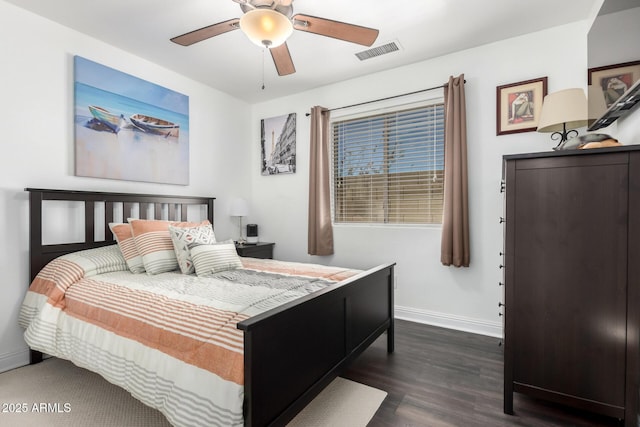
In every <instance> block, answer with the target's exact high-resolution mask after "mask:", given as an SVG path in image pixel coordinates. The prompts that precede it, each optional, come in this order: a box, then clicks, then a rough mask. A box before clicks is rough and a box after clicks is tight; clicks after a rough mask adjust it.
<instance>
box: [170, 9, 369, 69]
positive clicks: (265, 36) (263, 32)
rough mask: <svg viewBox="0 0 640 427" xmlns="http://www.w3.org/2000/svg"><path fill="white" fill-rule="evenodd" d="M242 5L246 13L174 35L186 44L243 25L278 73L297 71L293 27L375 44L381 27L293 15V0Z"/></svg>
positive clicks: (350, 40)
mask: <svg viewBox="0 0 640 427" xmlns="http://www.w3.org/2000/svg"><path fill="white" fill-rule="evenodd" d="M232 1H234V2H236V3H238V4H239V5H240V8H241V9H242V11H243V12H244V15H242V17H240V18H234V19H230V20H228V21H223V22H218V23H217V24H213V25H209V26H207V27H203V28H200V29H198V30H194V31H191V32H189V33H186V34H182V35H180V36H177V37H173V38H172V39H171V41H172V42H174V43H177V44H179V45H182V46H190V45H192V44H194V43H198V42H200V41H203V40H206V39H208V38H211V37H215V36H218V35H220V34H224V33H227V32H229V31H233V30H237V29H241V30H242V31H243V32H244V33H245V34H246V35H247V37H249V39H250V40H251V41H252V42H254V43H255V44H257V45H258V46H261V47H265V48H268V49H269V52H271V57H272V58H273V62H274V63H275V66H276V70H277V71H278V75H280V76H286V75H288V74H293V73H295V72H296V69H295V67H294V65H293V60H292V59H291V54H290V53H289V48H288V47H287V43H286V40H287V38H288V37H289V36H290V35H291V33H292V32H293V30H294V29H295V30H299V31H306V32H308V33H313V34H319V35H322V36H327V37H333V38H335V39H339V40H344V41H348V42H351V43H357V44H361V45H364V46H371V45H372V44H373V42H374V41H375V40H376V38H377V37H378V30H376V29H373V28H367V27H361V26H359V25H353V24H347V23H345V22H339V21H333V20H331V19H324V18H318V17H316V16H309V15H303V14H296V15H293V6H292V5H291V4H292V3H293V0H232Z"/></svg>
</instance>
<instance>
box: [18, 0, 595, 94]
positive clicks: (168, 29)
mask: <svg viewBox="0 0 640 427" xmlns="http://www.w3.org/2000/svg"><path fill="white" fill-rule="evenodd" d="M6 1H7V2H9V3H12V4H15V5H17V6H19V7H22V8H24V9H27V10H30V11H32V12H34V13H36V14H38V15H42V16H44V17H46V18H49V19H51V20H53V21H56V22H59V23H60V24H62V25H65V26H67V27H70V28H73V29H75V30H77V31H80V32H82V33H85V34H88V35H90V36H92V37H95V38H96V39H99V40H102V41H104V42H106V43H108V44H111V45H113V46H116V47H118V48H121V49H123V50H126V51H128V52H131V53H133V54H135V55H137V56H139V57H142V58H145V59H147V60H149V61H152V62H154V63H156V64H159V65H161V66H163V67H166V68H168V69H171V70H174V71H176V72H178V73H180V74H183V75H185V76H188V77H190V78H193V79H194V80H197V81H200V82H202V83H205V84H207V85H209V86H212V87H214V88H217V89H219V90H221V91H224V92H226V93H229V94H231V95H233V96H236V97H238V98H241V99H244V100H246V101H247V102H251V103H255V102H261V101H265V100H268V99H273V98H278V97H281V96H285V95H289V94H293V93H297V92H301V91H304V90H308V89H312V88H316V87H319V86H323V85H326V84H329V83H334V82H337V81H341V80H345V79H349V78H354V77H358V76H362V75H365V74H369V73H373V72H376V71H382V70H386V69H390V68H394V67H398V66H401V65H406V64H410V63H414V62H418V61H422V60H425V59H428V58H433V57H437V56H441V55H444V54H447V53H451V52H456V51H460V50H464V49H468V48H471V47H474V46H479V45H482V44H486V43H490V42H493V41H497V40H501V39H506V38H510V37H514V36H517V35H521V34H526V33H530V32H534V31H539V30H542V29H545V28H549V27H554V26H557V25H562V24H565V23H569V22H573V21H579V20H583V19H588V18H592V17H593V16H594V14H595V12H594V11H595V8H596V7H598V6H599V5H600V3H601V2H602V0H562V1H559V0H533V1H531V0H529V1H526V0H368V1H364V0H350V1H346V0H295V1H294V3H293V7H294V13H304V14H307V15H313V16H318V17H322V18H328V19H333V20H337V21H343V22H348V23H352V24H357V25H362V26H366V27H372V28H377V29H379V30H380V34H379V36H378V39H377V41H376V42H375V43H374V45H373V47H375V46H378V45H381V44H385V43H388V42H390V41H395V42H396V43H397V44H399V45H400V47H401V50H400V51H398V52H393V53H390V54H387V55H384V56H379V57H376V58H372V59H369V60H366V61H360V60H358V59H357V58H356V56H355V53H357V52H360V51H362V50H365V49H367V47H363V46H360V45H356V44H352V43H348V42H344V41H340V40H335V39H332V38H328V37H323V36H319V35H314V34H310V33H305V32H302V31H294V33H293V35H292V36H291V37H290V38H289V40H288V41H287V44H288V46H289V50H290V52H291V56H292V58H293V62H294V64H295V67H296V73H295V74H292V75H289V76H284V77H279V76H278V75H277V73H276V70H275V67H274V66H273V62H272V60H271V55H269V53H268V52H267V53H266V54H265V53H264V52H263V49H261V48H259V47H258V46H256V45H254V44H253V43H251V42H250V41H249V40H248V39H247V38H246V36H245V35H244V34H243V33H242V32H241V31H239V30H238V31H232V32H229V33H226V34H222V35H219V36H217V37H214V38H211V39H208V40H205V41H203V42H200V43H197V44H194V45H192V46H190V47H183V46H179V45H177V44H175V43H172V42H171V41H169V39H170V38H171V37H174V36H177V35H181V34H183V33H186V32H189V31H192V30H195V29H198V28H201V27H204V26H207V25H210V24H214V23H217V22H220V21H225V20H228V19H231V18H237V17H240V16H241V14H242V12H241V10H240V6H239V5H238V4H237V3H234V2H233V1H232V0H108V1H87V0H55V1H52V0H6ZM505 54H508V52H506V53H505ZM263 56H264V83H265V89H264V90H262V89H261V86H262V82H263ZM105 65H108V64H105ZM452 72H455V70H452ZM445 77H446V76H445ZM445 77H443V78H445Z"/></svg>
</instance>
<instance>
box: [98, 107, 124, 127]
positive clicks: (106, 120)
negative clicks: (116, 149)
mask: <svg viewBox="0 0 640 427" xmlns="http://www.w3.org/2000/svg"><path fill="white" fill-rule="evenodd" d="M89 111H90V112H91V115H92V116H93V118H94V120H96V121H97V122H98V123H99V124H101V125H104V126H106V127H108V128H109V129H110V130H111V131H112V132H114V133H118V132H119V131H120V129H121V128H122V127H123V126H124V125H125V124H126V120H125V118H124V115H122V114H120V115H118V114H113V113H111V112H110V111H109V110H107V109H105V108H102V107H98V106H97V105H89Z"/></svg>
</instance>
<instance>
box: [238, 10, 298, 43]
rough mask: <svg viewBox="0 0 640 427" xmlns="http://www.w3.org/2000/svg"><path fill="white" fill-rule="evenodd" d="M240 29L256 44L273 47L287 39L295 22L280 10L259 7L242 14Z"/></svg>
mask: <svg viewBox="0 0 640 427" xmlns="http://www.w3.org/2000/svg"><path fill="white" fill-rule="evenodd" d="M240 29H241V30H242V32H243V33H244V34H245V35H246V36H247V37H248V38H249V40H251V41H252V42H253V43H255V44H256V45H258V46H260V47H269V48H271V47H277V46H280V45H281V44H283V43H284V42H285V41H287V39H288V38H289V36H290V35H291V33H293V23H292V22H291V20H290V19H289V18H287V17H286V16H285V15H283V14H282V13H280V12H276V11H275V10H272V9H261V8H258V9H254V10H250V11H248V12H247V13H245V14H244V15H242V17H241V18H240Z"/></svg>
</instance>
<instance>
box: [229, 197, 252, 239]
mask: <svg viewBox="0 0 640 427" xmlns="http://www.w3.org/2000/svg"><path fill="white" fill-rule="evenodd" d="M229 215H230V216H237V217H240V219H239V222H240V225H239V229H238V231H239V233H238V243H240V244H243V243H244V242H245V240H244V239H243V238H242V217H243V216H248V215H249V204H248V203H247V201H246V200H245V199H242V198H240V197H238V198H235V199H233V200H232V201H231V206H230V207H229Z"/></svg>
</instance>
